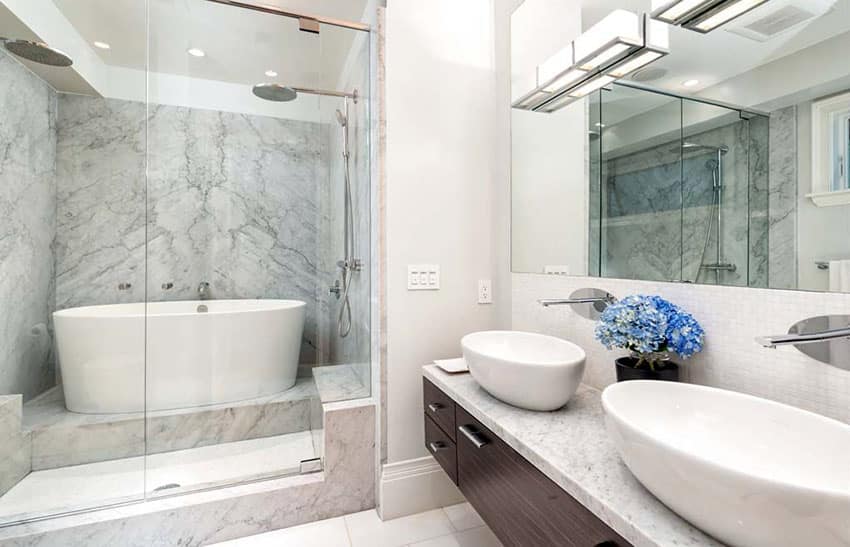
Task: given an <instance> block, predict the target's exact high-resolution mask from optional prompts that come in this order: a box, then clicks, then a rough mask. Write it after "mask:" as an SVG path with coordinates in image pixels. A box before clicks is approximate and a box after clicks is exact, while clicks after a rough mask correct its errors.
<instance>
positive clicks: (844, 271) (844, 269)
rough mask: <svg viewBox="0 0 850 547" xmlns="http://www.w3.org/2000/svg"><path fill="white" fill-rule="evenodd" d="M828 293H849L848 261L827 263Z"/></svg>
mask: <svg viewBox="0 0 850 547" xmlns="http://www.w3.org/2000/svg"><path fill="white" fill-rule="evenodd" d="M829 290H830V292H850V260H832V261H830V263H829Z"/></svg>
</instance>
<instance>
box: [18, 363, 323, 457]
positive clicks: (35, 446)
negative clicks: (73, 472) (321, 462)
mask: <svg viewBox="0 0 850 547" xmlns="http://www.w3.org/2000/svg"><path fill="white" fill-rule="evenodd" d="M314 400H316V401H317V400H318V393H317V391H316V385H315V383H314V381H313V379H312V378H299V380H298V382H297V383H296V384H295V386H294V387H292V388H291V389H289V390H287V391H284V392H282V393H278V394H276V395H272V396H268V397H262V398H258V399H250V400H246V401H239V402H235V403H226V404H221V405H209V406H203V407H195V408H188V409H179V410H166V411H156V412H149V413H147V416H145V413H143V412H134V413H127V414H78V413H74V412H69V411H68V410H67V409H66V408H65V403H64V400H63V397H62V389H61V387H57V388H53V390H51V391H49V392H46V393H44V394H42V395H40V396H39V397H37V398H36V399H33V400H32V401H29V402H28V403H27V404H26V405H24V409H23V414H24V416H23V426H24V429H25V430H26V431H29V432H31V435H32V469H33V470H42V469H54V468H57V467H65V466H69V465H80V464H86V463H94V462H101V461H106V460H114V459H119V458H129V457H134V456H141V455H144V454H159V453H163V452H172V451H175V450H184V449H189V448H198V447H202V446H209V445H213V444H220V443H227V442H236V441H243V440H248V439H258V438H263V437H270V436H274V435H284V434H287V433H295V432H299V431H307V430H309V429H310V414H311V407H312V406H314V404H313V401H314Z"/></svg>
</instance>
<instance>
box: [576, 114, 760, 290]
mask: <svg viewBox="0 0 850 547" xmlns="http://www.w3.org/2000/svg"><path fill="white" fill-rule="evenodd" d="M751 126H753V122H752V121H751V122H749V123H748V122H735V123H731V124H728V125H725V126H722V127H719V128H716V129H712V130H710V131H705V132H703V133H699V134H695V135H689V136H687V137H686V141H687V142H691V143H694V144H699V145H706V146H721V145H723V146H726V147H728V152H727V153H726V154H724V155H723V156H722V159H721V160H720V161H721V164H722V170H721V172H722V177H723V192H724V195H723V207H722V215H723V231H722V233H723V256H722V257H721V260H722V261H724V262H731V263H733V264H735V265H736V266H737V271H735V272H723V273H722V274H721V278H720V282H721V284H723V285H739V286H746V285H747V284H748V283H749V285H750V286H760V287H764V286H767V240H768V238H767V233H768V230H767V223H766V216H767V215H766V211H767V205H768V202H767V192H766V190H767V165H766V162H765V160H766V158H767V144H768V143H767V139H766V135H763V134H762V133H761V132H754V131H753V129H754V128H753V127H751ZM679 143H680V141H679V140H678V139H676V140H674V141H671V142H668V143H664V144H661V145H658V146H654V147H652V148H649V149H646V150H642V151H640V152H636V153H632V154H628V155H625V156H620V157H614V158H605V160H606V161H604V163H603V166H602V169H603V173H602V216H603V219H604V220H603V223H602V273H603V275H604V276H605V277H617V278H623V279H644V280H654V281H673V280H688V281H697V280H698V281H699V282H700V283H710V284H714V283H715V282H716V280H715V278H714V274H713V273H707V272H700V263H701V261H702V253H703V248H704V247H705V245H706V233H707V232H708V229H709V223H710V222H711V221H712V216H713V212H712V202H713V193H714V191H713V183H714V167H713V166H714V165H715V162H716V161H717V153H716V152H713V151H708V150H696V151H690V152H685V154H684V155H683V154H682V153H681V150H680V144H679ZM680 181H683V183H680ZM716 249H717V229H716V226H715V227H714V229H713V230H712V234H711V237H710V239H709V240H708V247H707V256H706V262H715V261H716V254H715V253H716ZM593 262H594V260H593V257H591V263H593ZM697 276H699V277H697Z"/></svg>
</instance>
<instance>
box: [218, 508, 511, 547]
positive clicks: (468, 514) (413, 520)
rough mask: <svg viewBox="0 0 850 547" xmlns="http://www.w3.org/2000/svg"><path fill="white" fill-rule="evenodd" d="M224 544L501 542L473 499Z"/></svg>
mask: <svg viewBox="0 0 850 547" xmlns="http://www.w3.org/2000/svg"><path fill="white" fill-rule="evenodd" d="M216 545H217V546H218V547H224V546H226V547H272V546H274V547H501V545H502V544H501V543H500V542H499V540H498V539H496V536H495V535H493V532H491V531H490V529H489V528H487V526H486V525H485V524H484V521H482V520H481V517H479V516H478V514H477V513H476V512H475V510H474V509H473V508H472V507H471V506H470V505H469V504H468V503H461V504H459V505H452V506H451V507H444V508H442V509H435V510H434V511H426V512H425V513H419V514H418V515H411V516H409V517H401V518H398V519H395V520H390V521H386V522H383V521H381V519H380V518H378V513H376V512H375V511H374V510H369V511H363V512H362V513H354V514H352V515H346V516H344V517H337V518H333V519H328V520H323V521H319V522H311V523H309V524H302V525H301V526H295V527H293V528H286V529H284V530H277V531H274V532H267V533H265V534H259V535H256V536H249V537H244V538H240V539H236V540H233V541H227V542H224V543H218V544H216Z"/></svg>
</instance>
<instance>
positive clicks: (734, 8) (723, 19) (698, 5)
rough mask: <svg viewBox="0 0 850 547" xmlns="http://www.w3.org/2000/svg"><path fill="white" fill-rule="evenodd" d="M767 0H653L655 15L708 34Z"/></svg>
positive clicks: (676, 24) (660, 18) (657, 18)
mask: <svg viewBox="0 0 850 547" xmlns="http://www.w3.org/2000/svg"><path fill="white" fill-rule="evenodd" d="M766 2H767V0H653V1H652V18H653V19H656V20H658V21H663V22H665V23H668V24H670V25H675V26H680V27H684V28H686V29H688V30H694V31H696V32H700V33H703V34H705V33H708V32H711V31H712V30H714V29H716V28H719V27H721V26H723V25H725V24H726V23H728V22H729V21H731V20H733V19H737V18H738V17H740V16H742V15H744V14H745V13H747V12H749V11H751V10H753V9H755V8H757V7H759V6H760V5H762V4H764V3H766Z"/></svg>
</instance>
